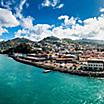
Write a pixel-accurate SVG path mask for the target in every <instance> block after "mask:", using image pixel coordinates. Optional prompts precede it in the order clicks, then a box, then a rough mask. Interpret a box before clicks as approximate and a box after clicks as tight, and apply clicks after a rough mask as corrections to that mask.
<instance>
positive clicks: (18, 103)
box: [0, 55, 104, 104]
mask: <svg viewBox="0 0 104 104" xmlns="http://www.w3.org/2000/svg"><path fill="white" fill-rule="evenodd" d="M0 104H104V79H98V78H89V77H80V76H74V75H70V74H64V73H60V72H50V73H43V69H40V68H37V67H34V66H29V65H25V64H22V63H19V62H16V61H14V60H13V59H11V58H9V57H7V56H3V55H0Z"/></svg>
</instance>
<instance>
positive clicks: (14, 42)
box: [0, 38, 34, 49]
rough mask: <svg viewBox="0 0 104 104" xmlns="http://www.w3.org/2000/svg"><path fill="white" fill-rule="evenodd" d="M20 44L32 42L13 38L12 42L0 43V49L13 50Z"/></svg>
mask: <svg viewBox="0 0 104 104" xmlns="http://www.w3.org/2000/svg"><path fill="white" fill-rule="evenodd" d="M22 43H27V44H28V43H29V44H33V43H34V42H33V41H31V40H29V39H26V38H15V39H12V40H8V41H2V42H0V49H9V48H14V47H16V46H18V45H20V44H22Z"/></svg>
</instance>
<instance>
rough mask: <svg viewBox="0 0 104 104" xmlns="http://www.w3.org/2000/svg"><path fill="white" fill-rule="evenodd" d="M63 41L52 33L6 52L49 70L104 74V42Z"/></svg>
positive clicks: (87, 74)
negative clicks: (97, 43) (98, 43)
mask: <svg viewBox="0 0 104 104" xmlns="http://www.w3.org/2000/svg"><path fill="white" fill-rule="evenodd" d="M63 41H64V42H63ZM63 41H62V40H61V39H58V38H56V37H53V36H51V37H47V38H45V39H44V40H41V41H40V42H37V43H36V42H35V43H30V42H29V43H26V44H25V43H21V44H19V46H17V47H16V48H15V49H14V48H13V47H12V48H8V50H6V51H4V53H7V52H8V55H9V56H10V57H12V58H13V59H15V60H16V61H19V62H22V63H25V64H30V65H33V66H37V67H41V68H44V69H47V70H54V71H60V72H66V73H70V74H77V75H83V76H94V77H104V51H103V45H96V44H95V45H94V44H93V45H92V44H88V43H86V44H80V43H76V42H72V41H71V40H70V42H68V41H69V40H68V39H64V40H63ZM24 46H25V48H24ZM1 50H3V49H1Z"/></svg>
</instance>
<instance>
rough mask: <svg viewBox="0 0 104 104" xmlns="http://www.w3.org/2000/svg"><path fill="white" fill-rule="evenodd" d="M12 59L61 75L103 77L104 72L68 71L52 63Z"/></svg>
mask: <svg viewBox="0 0 104 104" xmlns="http://www.w3.org/2000/svg"><path fill="white" fill-rule="evenodd" d="M12 58H13V59H14V60H16V61H18V62H21V63H24V64H29V65H33V66H36V67H39V68H44V69H46V70H53V71H60V72H63V73H69V74H73V75H79V76H89V77H104V71H100V72H94V71H83V70H81V69H79V70H76V69H68V68H63V67H59V66H56V65H55V64H54V63H44V62H33V61H31V60H26V59H23V58H19V57H14V56H12Z"/></svg>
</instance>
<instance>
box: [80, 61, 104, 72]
mask: <svg viewBox="0 0 104 104" xmlns="http://www.w3.org/2000/svg"><path fill="white" fill-rule="evenodd" d="M82 69H84V70H88V71H89V70H90V71H103V70H104V59H88V60H87V62H86V63H85V64H83V65H82Z"/></svg>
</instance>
